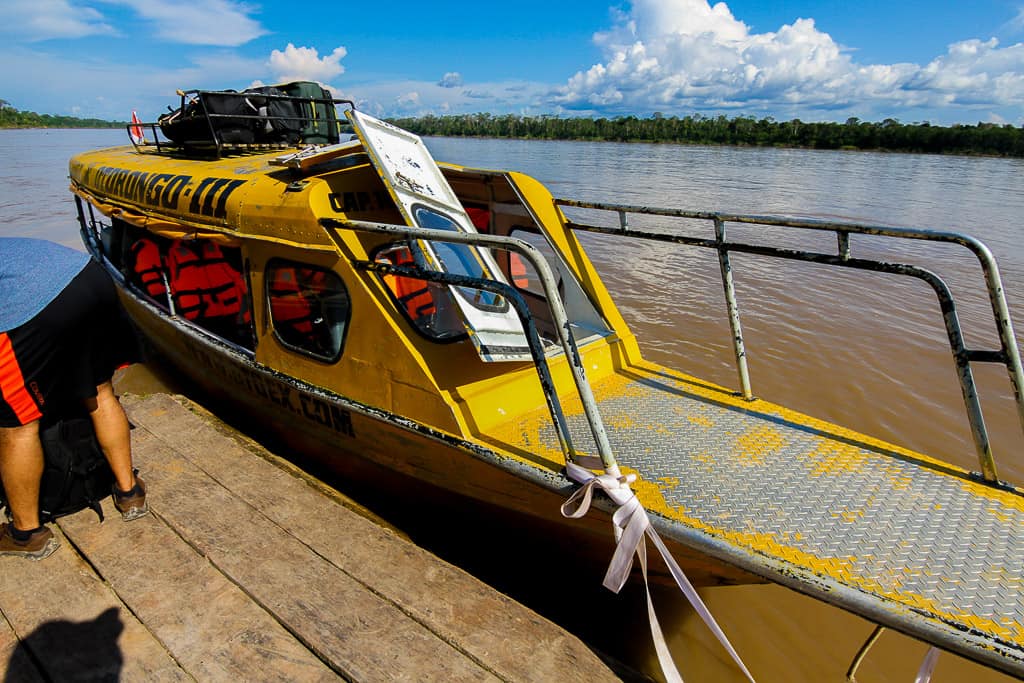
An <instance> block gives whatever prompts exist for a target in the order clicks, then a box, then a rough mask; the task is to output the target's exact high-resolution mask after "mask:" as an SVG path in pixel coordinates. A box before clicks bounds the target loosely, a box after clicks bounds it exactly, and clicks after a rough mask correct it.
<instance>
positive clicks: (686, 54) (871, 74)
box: [555, 0, 1024, 114]
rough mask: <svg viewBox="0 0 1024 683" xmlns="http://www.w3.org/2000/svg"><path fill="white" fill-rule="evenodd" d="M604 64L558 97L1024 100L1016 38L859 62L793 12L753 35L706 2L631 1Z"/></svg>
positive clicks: (873, 107) (609, 38) (929, 102)
mask: <svg viewBox="0 0 1024 683" xmlns="http://www.w3.org/2000/svg"><path fill="white" fill-rule="evenodd" d="M594 40H595V43H596V44H597V45H598V46H599V47H600V48H602V50H603V51H604V53H605V54H604V59H603V61H602V62H601V63H599V64H595V65H594V66H592V67H591V68H590V69H588V70H586V71H580V72H578V73H576V74H575V75H574V76H572V77H571V78H570V79H569V80H568V82H567V83H566V85H565V86H563V87H562V88H561V89H560V90H559V92H558V94H557V96H556V97H555V101H556V102H557V103H559V104H562V105H564V106H566V107H568V108H571V109H575V110H581V111H588V110H589V111H597V110H605V111H613V112H614V111H623V112H625V111H629V112H630V113H639V112H643V111H653V110H662V111H666V110H667V111H673V110H679V109H688V110H693V109H696V110H705V111H706V110H718V111H723V110H734V111H735V110H751V109H755V110H757V109H760V110H772V111H773V112H775V113H780V114H781V113H795V114H800V113H803V114H807V113H808V112H814V111H819V112H820V111H821V110H850V111H852V110H857V111H860V112H862V113H863V114H870V113H873V112H878V111H883V110H884V111H893V110H898V109H902V108H907V107H937V106H950V105H956V106H963V107H975V106H989V107H994V106H1008V105H1016V104H1019V103H1021V102H1022V101H1024V45H1013V46H1010V47H1006V48H1000V47H999V46H998V43H997V41H996V40H995V39H992V40H989V41H980V40H966V41H962V42H959V43H955V44H953V45H951V46H950V47H949V51H948V53H947V54H946V55H943V56H940V57H937V58H936V59H934V60H933V61H932V62H931V63H929V64H927V65H926V66H924V67H921V66H919V65H916V64H888V65H885V64H881V65H878V64H876V65H867V66H862V65H858V64H856V63H855V62H854V61H853V59H852V56H851V53H850V52H849V51H848V50H847V49H845V48H843V47H842V46H840V45H839V44H837V43H836V42H835V41H834V40H833V39H832V37H831V36H830V35H829V34H827V33H824V32H822V31H820V30H818V28H817V27H816V25H815V23H814V20H813V19H796V20H795V21H793V23H791V24H786V25H784V26H782V27H781V28H779V29H778V30H777V31H775V32H768V33H752V32H751V31H750V29H749V27H748V26H747V25H746V24H744V23H743V22H742V21H739V20H737V19H736V18H735V17H733V15H732V13H731V11H730V10H729V8H728V6H727V5H726V4H725V3H723V2H719V3H717V4H715V5H714V6H712V5H710V4H709V3H708V2H707V0H635V1H634V2H633V4H632V10H631V11H630V13H629V14H624V13H619V14H618V15H617V18H616V21H615V25H614V26H613V27H612V28H611V29H610V30H609V31H607V32H604V33H599V34H596V35H595V36H594Z"/></svg>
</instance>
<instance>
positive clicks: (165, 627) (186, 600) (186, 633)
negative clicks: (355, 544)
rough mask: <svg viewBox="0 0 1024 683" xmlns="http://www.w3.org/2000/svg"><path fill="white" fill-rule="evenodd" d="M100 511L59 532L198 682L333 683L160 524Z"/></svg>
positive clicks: (108, 506) (109, 508)
mask: <svg viewBox="0 0 1024 683" xmlns="http://www.w3.org/2000/svg"><path fill="white" fill-rule="evenodd" d="M140 455H142V456H143V457H145V454H144V453H140ZM103 509H104V514H105V515H106V518H107V521H106V522H105V523H103V524H99V523H97V520H96V517H95V515H92V514H90V515H88V516H86V515H82V514H78V515H73V516H71V517H68V518H65V519H63V520H61V521H60V526H61V528H62V530H63V531H64V533H65V534H66V536H67V537H68V538H69V539H70V540H71V541H73V542H74V544H75V545H76V546H77V547H78V548H79V549H80V550H81V551H82V552H83V553H85V554H86V556H87V557H88V558H89V561H90V562H91V563H92V564H93V566H94V567H96V569H97V570H98V571H99V573H100V574H101V575H102V576H103V578H104V579H105V580H106V581H107V582H108V583H109V584H110V586H111V587H112V588H113V590H114V591H116V592H117V593H118V594H119V595H120V596H121V598H122V600H123V601H124V602H125V604H126V605H128V607H129V608H131V610H132V612H134V613H135V614H136V615H137V616H138V618H139V619H141V620H142V621H143V622H144V623H145V624H146V626H147V628H148V629H149V630H150V631H152V632H153V633H154V634H155V635H156V636H157V637H158V638H159V639H160V640H161V642H162V643H163V644H164V646H165V647H166V648H167V649H168V650H169V651H170V652H171V654H172V655H173V656H174V658H175V659H176V660H177V661H178V662H179V663H180V664H181V666H182V667H183V668H184V669H185V670H186V671H188V673H189V674H191V675H192V676H194V677H195V678H196V679H197V680H218V681H226V680H261V681H270V680H281V681H295V680H301V681H328V680H335V679H336V678H337V677H336V675H335V673H334V672H333V671H331V669H329V668H328V667H327V666H325V665H324V664H323V662H321V661H320V660H319V659H317V658H316V656H315V655H313V653H311V652H310V651H309V650H307V649H306V647H305V646H304V645H302V643H300V642H299V641H298V640H296V639H295V638H294V637H293V636H292V635H291V634H290V633H288V632H287V631H286V630H285V629H284V628H282V626H281V625H280V624H279V623H277V621H275V620H274V618H273V617H272V616H271V615H270V614H268V613H267V612H266V611H264V610H263V609H261V608H260V607H259V605H257V604H255V603H253V602H252V600H250V599H249V597H248V596H247V595H246V594H245V593H244V592H243V591H242V590H241V589H239V588H238V586H236V585H235V584H233V583H232V582H231V581H229V580H228V579H227V577H225V576H224V575H223V574H221V573H220V572H218V571H217V570H216V568H214V567H213V566H212V565H210V563H209V562H207V561H206V559H205V558H204V557H202V556H201V555H199V554H198V553H197V552H195V550H193V549H192V547H191V546H189V545H188V543H186V542H185V540H183V539H182V538H180V537H179V536H178V535H177V534H175V533H174V531H173V530H172V529H171V528H170V527H168V526H167V525H166V524H165V523H164V522H163V521H162V520H161V519H160V518H158V517H157V516H155V515H148V516H146V517H143V518H142V519H139V520H136V521H133V522H131V523H125V522H123V521H121V519H120V516H119V515H118V514H117V511H116V510H115V509H114V506H113V504H112V503H111V501H110V500H109V499H107V500H106V501H104V503H103Z"/></svg>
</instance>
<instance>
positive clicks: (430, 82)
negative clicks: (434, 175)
mask: <svg viewBox="0 0 1024 683" xmlns="http://www.w3.org/2000/svg"><path fill="white" fill-rule="evenodd" d="M0 64H2V65H3V67H4V68H3V69H0V100H4V101H6V102H7V103H8V104H9V105H10V106H13V107H15V108H17V109H21V110H24V111H35V112H38V113H48V114H64V115H73V116H81V117H96V118H101V119H111V120H126V119H128V118H129V117H130V115H131V112H132V110H137V111H138V112H139V116H140V117H141V118H142V119H143V120H144V121H153V120H155V119H156V117H157V116H158V115H159V114H161V113H163V112H165V111H167V107H168V106H175V105H177V104H178V103H179V98H178V97H177V96H176V95H175V91H176V90H178V89H194V88H202V89H228V88H231V89H237V90H241V89H244V88H247V87H250V86H252V85H262V84H272V83H282V82H287V81H291V80H314V81H318V82H320V83H322V84H324V85H326V86H327V87H328V88H330V90H331V92H332V93H333V94H334V96H335V97H341V98H346V99H351V100H353V101H354V102H356V105H357V107H358V108H360V109H363V110H365V111H367V112H369V113H371V114H374V115H376V116H384V117H399V116H422V115H426V114H436V115H443V114H461V113H476V112H489V113H492V114H507V113H512V114H521V115H542V114H551V115H558V116H566V117H567V116H605V117H614V116H623V115H636V116H641V117H646V116H650V115H652V114H654V113H656V112H660V113H661V114H663V115H665V116H673V115H675V116H685V115H693V114H701V115H704V116H717V115H721V114H724V115H726V116H729V117H733V116H740V115H743V116H754V117H756V118H761V117H766V116H770V117H774V118H775V119H776V120H780V121H784V120H790V119H793V118H799V119H801V120H804V121H845V120H847V119H848V118H850V117H857V118H859V119H861V120H863V121H882V120H884V119H886V118H893V119H896V120H898V121H901V122H904V123H914V122H921V121H928V122H931V123H933V124H938V125H951V124H955V123H968V124H973V123H978V122H993V123H1001V124H1005V123H1009V124H1013V125H1017V126H1019V125H1024V0H897V1H895V2H894V1H893V0H857V2H851V1H850V0H816V1H812V0H773V1H772V2H765V0H729V1H728V2H719V3H717V4H711V3H709V2H707V0H633V2H619V3H615V2H608V1H607V0H518V1H517V2H515V3H500V2H477V3H462V2H446V1H445V0H433V1H432V2H407V1H406V0H392V1H390V2H386V3H382V4H377V3H373V2H368V3H353V2H308V1H307V2H298V1H296V0H291V1H289V2H280V1H273V0H244V1H243V0H202V1H200V2H183V1H182V0H0Z"/></svg>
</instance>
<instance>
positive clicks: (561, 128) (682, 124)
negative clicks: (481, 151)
mask: <svg viewBox="0 0 1024 683" xmlns="http://www.w3.org/2000/svg"><path fill="white" fill-rule="evenodd" d="M390 121H391V122H392V123H394V124H395V125H397V126H399V127H401V128H405V129H406V130H409V131H411V132H413V133H416V134H418V135H444V136H473V137H493V138H528V139H540V140H613V141H616V142H674V143H685V144H699V145H753V146H769V147H800V148H807V149H849V150H884V151H892V152H917V153H925V154H979V155H995V156H1013V157H1021V156H1024V127H1019V128H1018V127H1016V126H1012V125H1009V124H1005V125H1004V124H995V123H978V124H976V125H955V126H934V125H931V124H929V123H927V122H925V123H900V122H899V121H897V120H895V119H885V120H884V121H882V122H881V123H869V122H866V121H861V120H860V119H856V118H851V119H847V120H846V122H844V123H827V122H826V123H808V122H804V121H801V120H799V119H793V120H792V121H776V120H775V119H773V118H771V117H767V118H762V119H755V118H753V117H749V116H737V117H735V118H727V117H725V116H716V117H705V116H701V115H700V114H694V115H689V116H663V115H661V114H657V113H656V114H654V115H653V116H651V117H649V118H638V117H636V116H620V117H616V118H596V119H594V118H580V117H572V118H562V117H558V116H517V115H513V114H507V115H503V116H494V115H491V114H464V115H452V116H424V117H418V118H401V119H390Z"/></svg>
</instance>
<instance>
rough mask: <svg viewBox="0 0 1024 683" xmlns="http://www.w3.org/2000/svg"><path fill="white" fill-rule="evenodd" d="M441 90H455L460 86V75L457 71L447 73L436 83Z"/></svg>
mask: <svg viewBox="0 0 1024 683" xmlns="http://www.w3.org/2000/svg"><path fill="white" fill-rule="evenodd" d="M437 84H438V85H439V86H441V87H442V88H457V87H459V86H460V85H462V74H460V73H459V72H458V71H449V72H448V73H446V74H445V75H444V76H442V77H441V80H440V81H438V82H437Z"/></svg>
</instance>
